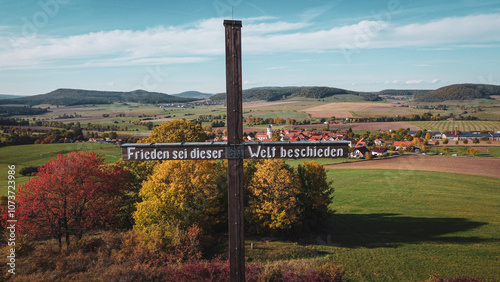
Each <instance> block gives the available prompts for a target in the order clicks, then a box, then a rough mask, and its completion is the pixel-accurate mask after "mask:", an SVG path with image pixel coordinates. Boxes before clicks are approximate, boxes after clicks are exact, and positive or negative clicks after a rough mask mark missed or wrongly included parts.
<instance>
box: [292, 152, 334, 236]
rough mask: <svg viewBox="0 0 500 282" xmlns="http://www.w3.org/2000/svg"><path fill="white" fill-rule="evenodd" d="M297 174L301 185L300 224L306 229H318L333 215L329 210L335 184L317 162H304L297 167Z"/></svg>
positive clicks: (298, 200)
mask: <svg viewBox="0 0 500 282" xmlns="http://www.w3.org/2000/svg"><path fill="white" fill-rule="evenodd" d="M296 173H297V176H298V178H299V181H300V184H301V185H300V186H301V187H300V192H299V194H298V195H297V205H298V207H299V210H300V211H301V214H300V224H301V226H302V227H306V229H316V228H317V227H319V224H320V223H321V222H323V221H324V220H326V219H327V218H328V217H329V216H330V215H331V214H332V213H333V212H332V211H331V210H330V208H329V206H330V205H331V204H332V200H333V195H332V194H333V192H334V188H333V186H332V183H333V182H332V181H328V178H327V175H326V170H325V168H324V167H323V165H321V164H319V163H317V162H315V161H310V162H305V161H304V162H303V163H302V165H298V166H297V169H296ZM301 229H302V228H301Z"/></svg>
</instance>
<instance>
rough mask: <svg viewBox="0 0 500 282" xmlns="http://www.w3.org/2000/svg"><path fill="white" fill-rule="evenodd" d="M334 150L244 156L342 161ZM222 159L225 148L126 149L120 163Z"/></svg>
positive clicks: (251, 149) (272, 150) (255, 149)
mask: <svg viewBox="0 0 500 282" xmlns="http://www.w3.org/2000/svg"><path fill="white" fill-rule="evenodd" d="M345 149H346V148H341V147H338V146H315V145H310V146H308V145H306V146H293V147H291V148H290V147H289V146H273V145H270V146H268V145H250V146H246V148H245V150H247V153H246V154H245V155H246V157H247V158H250V159H274V158H336V157H343V156H344V150H345ZM224 158H226V148H225V147H184V148H182V147H153V148H152V147H149V148H148V147H142V148H141V147H127V148H126V150H125V151H124V152H123V159H124V160H137V161H140V160H144V161H150V160H219V159H224Z"/></svg>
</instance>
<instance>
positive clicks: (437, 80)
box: [431, 78, 441, 84]
mask: <svg viewBox="0 0 500 282" xmlns="http://www.w3.org/2000/svg"><path fill="white" fill-rule="evenodd" d="M440 81H441V79H438V78H435V79H433V80H431V84H436V83H438V82H440Z"/></svg>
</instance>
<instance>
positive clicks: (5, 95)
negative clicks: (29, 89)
mask: <svg viewBox="0 0 500 282" xmlns="http://www.w3.org/2000/svg"><path fill="white" fill-rule="evenodd" d="M19 97H22V96H18V95H9V94H0V100H2V99H13V98H19Z"/></svg>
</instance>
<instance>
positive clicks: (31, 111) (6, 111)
mask: <svg viewBox="0 0 500 282" xmlns="http://www.w3.org/2000/svg"><path fill="white" fill-rule="evenodd" d="M46 112H47V109H41V108H30V107H10V106H8V107H5V106H0V117H10V116H29V115H41V114H44V113H46Z"/></svg>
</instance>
